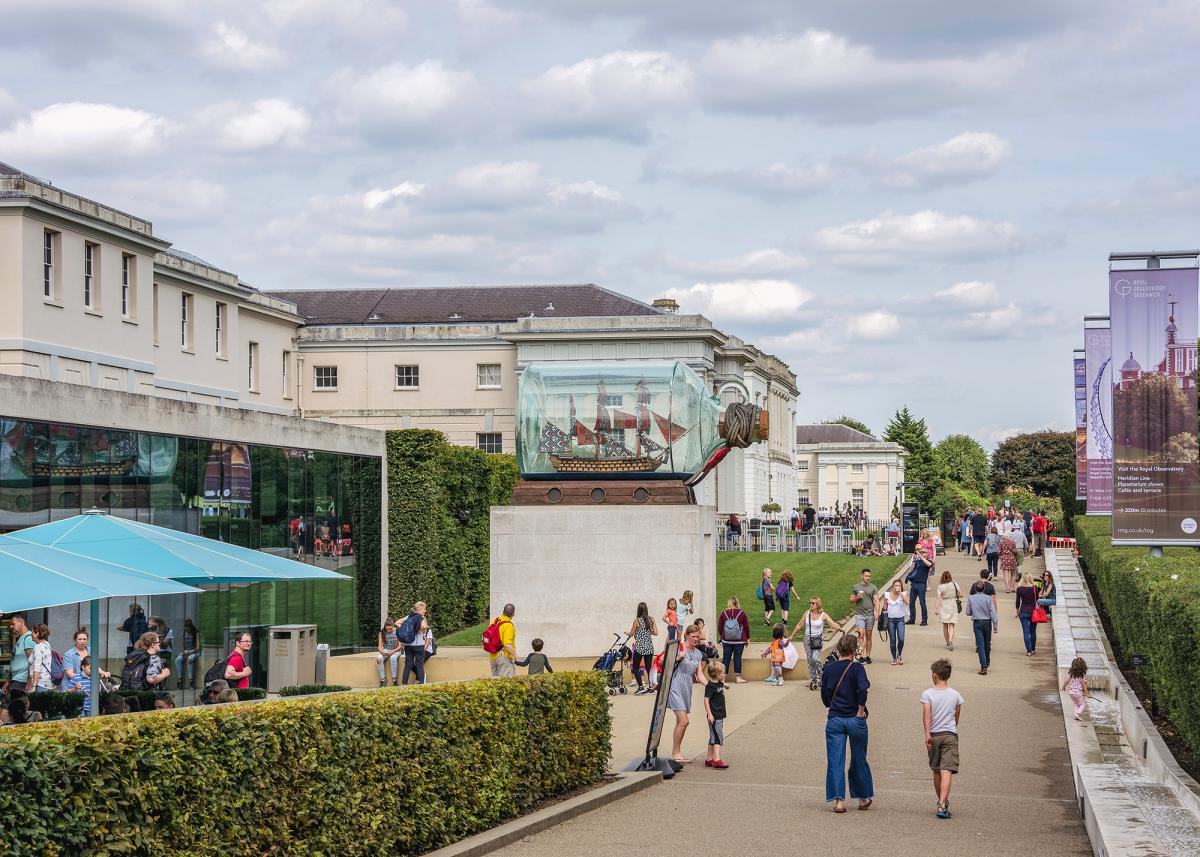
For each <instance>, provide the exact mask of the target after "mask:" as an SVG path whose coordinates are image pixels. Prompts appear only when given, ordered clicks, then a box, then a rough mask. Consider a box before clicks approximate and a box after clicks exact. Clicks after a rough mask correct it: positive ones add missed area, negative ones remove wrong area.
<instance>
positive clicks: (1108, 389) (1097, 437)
mask: <svg viewBox="0 0 1200 857" xmlns="http://www.w3.org/2000/svg"><path fill="white" fill-rule="evenodd" d="M1098 323H1101V322H1099V321H1098ZM1083 354H1084V358H1083V359H1084V371H1085V372H1086V373H1087V396H1088V400H1087V402H1088V410H1087V421H1088V432H1087V491H1086V492H1085V493H1086V494H1087V513H1088V514H1089V515H1111V514H1112V473H1113V465H1112V377H1113V371H1112V331H1111V330H1109V329H1108V328H1107V327H1085V328H1084V331H1083Z"/></svg>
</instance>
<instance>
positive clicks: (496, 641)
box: [483, 616, 509, 655]
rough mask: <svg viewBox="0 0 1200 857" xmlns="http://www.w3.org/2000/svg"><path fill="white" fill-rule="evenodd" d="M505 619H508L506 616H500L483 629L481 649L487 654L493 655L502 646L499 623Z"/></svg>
mask: <svg viewBox="0 0 1200 857" xmlns="http://www.w3.org/2000/svg"><path fill="white" fill-rule="evenodd" d="M507 621H509V620H508V617H507V616H501V617H500V618H498V619H496V621H494V622H492V624H490V625H488V626H487V629H486V630H484V632H483V650H484V651H485V652H487V653H488V654H489V655H494V654H496V652H498V651H500V650H501V649H502V648H504V644H503V643H501V642H500V624H501V623H502V622H507Z"/></svg>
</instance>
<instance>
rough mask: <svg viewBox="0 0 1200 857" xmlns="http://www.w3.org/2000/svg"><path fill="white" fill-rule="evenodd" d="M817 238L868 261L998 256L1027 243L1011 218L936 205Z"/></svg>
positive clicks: (843, 259)
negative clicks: (994, 217) (952, 210)
mask: <svg viewBox="0 0 1200 857" xmlns="http://www.w3.org/2000/svg"><path fill="white" fill-rule="evenodd" d="M814 241H815V243H816V245H817V246H818V247H820V248H821V249H822V250H825V251H827V252H829V253H833V254H835V255H836V258H837V261H838V262H839V263H841V264H847V265H866V266H872V265H897V264H901V263H903V262H905V261H913V260H956V259H983V258H994V257H997V256H1003V255H1006V254H1010V253H1015V252H1018V251H1020V250H1022V249H1024V248H1025V246H1026V245H1027V243H1028V242H1027V241H1026V240H1025V238H1024V236H1023V235H1022V234H1021V232H1020V230H1019V229H1018V228H1017V227H1016V225H1015V224H1013V223H1009V222H1008V221H1004V220H987V219H984V218H979V217H974V216H972V215H969V214H958V215H952V214H946V213H944V212H941V211H934V210H931V209H925V210H923V211H917V212H914V213H913V214H896V213H895V212H891V211H885V212H883V213H882V214H880V215H879V216H877V217H873V218H870V219H868V220H858V221H853V222H851V223H843V224H841V225H838V226H827V227H825V228H824V229H822V230H820V231H819V232H817V234H816V236H815V237H814Z"/></svg>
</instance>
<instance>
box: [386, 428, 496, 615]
mask: <svg viewBox="0 0 1200 857" xmlns="http://www.w3.org/2000/svg"><path fill="white" fill-rule="evenodd" d="M387 455H388V587H389V588H388V612H389V613H391V614H392V615H393V616H396V617H403V616H406V615H407V614H408V611H409V610H410V609H411V608H412V605H413V603H414V602H416V601H424V602H425V603H426V604H427V605H428V606H429V615H430V619H431V623H432V624H433V626H434V628H436V629H437V631H438V633H439V634H448V633H451V632H453V631H457V630H458V629H460V628H464V627H467V626H469V625H474V624H476V623H477V622H480V621H481V620H483V619H485V618H486V617H487V610H488V597H489V592H488V574H489V565H490V560H489V550H490V518H491V516H490V509H491V507H492V506H498V505H507V504H508V503H509V501H510V500H511V499H512V491H513V487H514V486H515V485H516V483H517V479H518V474H517V464H516V459H514V458H513V456H511V455H497V454H491V453H486V452H482V451H480V450H478V449H472V448H470V447H464V446H454V445H453V444H451V443H449V442H448V441H447V440H446V436H445V435H443V434H442V433H441V432H438V431H428V430H424V429H406V430H402V431H390V432H388V437H387Z"/></svg>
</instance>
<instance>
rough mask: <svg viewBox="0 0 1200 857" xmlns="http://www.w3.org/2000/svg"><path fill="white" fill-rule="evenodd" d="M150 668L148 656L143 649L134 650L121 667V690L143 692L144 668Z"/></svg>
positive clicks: (144, 683)
mask: <svg viewBox="0 0 1200 857" xmlns="http://www.w3.org/2000/svg"><path fill="white" fill-rule="evenodd" d="M149 666H150V655H149V653H147V652H146V650H145V649H134V650H133V651H132V652H131V653H130V654H129V655H128V656H127V657H126V658H125V664H124V665H123V666H122V667H121V689H122V690H145V689H146V688H147V684H146V668H147V667H149Z"/></svg>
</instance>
